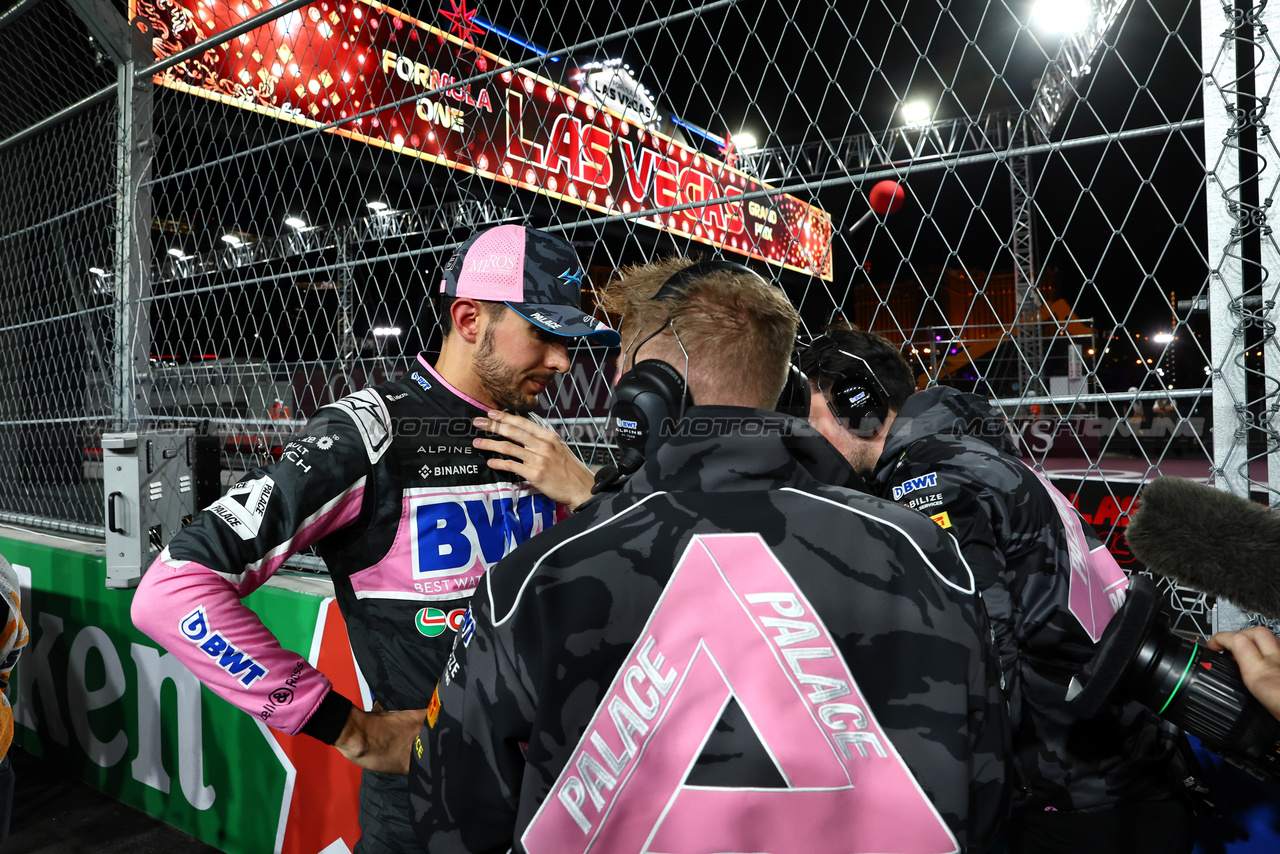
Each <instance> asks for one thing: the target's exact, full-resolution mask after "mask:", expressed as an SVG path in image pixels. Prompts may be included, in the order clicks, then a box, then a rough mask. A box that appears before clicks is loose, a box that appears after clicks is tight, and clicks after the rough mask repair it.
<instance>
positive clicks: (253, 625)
mask: <svg viewBox="0 0 1280 854" xmlns="http://www.w3.org/2000/svg"><path fill="white" fill-rule="evenodd" d="M484 410H485V407H484V406H482V405H481V404H479V403H477V402H475V401H473V400H470V399H469V398H466V397H465V396H464V395H462V394H461V393H460V392H458V391H456V390H454V389H453V388H452V387H451V386H449V385H448V384H447V383H445V382H444V381H443V380H442V379H441V378H440V377H439V376H438V375H437V374H436V373H435V372H434V370H433V369H432V368H431V367H430V366H429V365H428V364H427V362H426V361H425V360H424V359H423V358H422V357H421V356H419V357H418V365H417V368H416V370H413V371H410V372H409V373H408V374H407V375H405V376H403V377H402V378H400V379H399V380H396V381H394V382H390V383H386V384H384V385H381V386H377V387H375V388H369V389H365V390H363V391H360V392H357V393H355V394H353V395H350V396H348V397H345V398H343V399H342V400H340V401H339V402H337V403H335V404H332V405H330V406H326V407H324V408H322V409H321V410H320V411H319V412H318V413H317V414H316V415H315V416H314V417H313V418H312V419H311V420H310V421H308V422H307V424H306V427H305V428H304V429H303V430H302V431H301V432H300V433H299V434H297V435H295V436H294V437H292V440H291V441H290V442H289V443H288V445H286V446H285V448H284V452H283V456H282V457H281V459H280V460H279V462H277V463H275V464H274V465H271V466H269V467H266V468H262V469H258V470H256V471H254V472H252V473H250V474H249V475H248V476H247V477H246V478H245V479H244V480H243V481H241V482H240V483H238V484H236V485H235V486H233V487H232V488H231V489H230V490H229V491H228V492H227V494H226V495H225V496H224V497H222V498H221V499H219V500H218V501H217V502H215V503H214V504H212V505H210V506H209V507H208V508H206V509H205V510H203V511H201V512H200V513H199V514H197V515H196V517H195V519H194V520H193V521H192V523H191V524H190V525H188V526H187V527H186V528H185V529H183V530H182V531H181V532H180V533H178V534H177V536H175V537H174V538H173V540H172V541H171V542H170V543H169V545H168V547H167V548H166V549H165V550H164V551H163V552H162V553H161V555H160V557H159V558H158V559H157V560H156V562H155V563H154V564H153V565H152V566H151V568H150V569H149V570H148V572H147V573H146V575H145V576H144V578H143V580H142V583H141V585H140V586H139V588H138V591H137V594H136V596H135V598H134V603H133V619H134V622H135V624H136V625H137V626H138V627H139V628H140V629H141V630H142V631H144V632H146V633H147V634H148V635H150V636H151V637H152V638H154V639H155V640H156V641H157V642H158V643H160V644H161V645H162V646H164V647H165V648H166V649H168V650H169V651H171V652H172V653H174V654H175V655H177V656H178V658H179V659H180V660H182V662H183V663H184V664H186V665H187V666H188V667H189V668H191V670H192V671H193V672H194V673H195V674H196V676H198V677H199V678H200V680H201V681H202V682H203V683H204V684H206V685H208V686H209V687H210V688H211V689H212V690H213V691H214V692H215V693H217V694H218V695H219V696H221V697H223V698H225V699H226V700H228V701H229V702H231V703H232V704H233V705H236V706H239V707H240V708H241V709H244V710H245V711H246V712H248V713H250V714H252V715H255V716H256V717H258V718H260V719H261V720H263V721H265V722H266V723H267V724H269V725H271V726H273V727H275V728H277V729H280V730H283V731H285V732H287V733H291V734H292V733H297V732H299V731H305V732H308V733H310V734H313V735H318V736H321V737H324V734H325V733H327V735H328V736H329V737H328V738H326V740H328V741H332V740H333V737H334V736H336V735H337V733H336V732H333V727H334V726H337V727H338V729H339V730H340V729H341V722H342V721H345V719H346V714H347V710H348V709H349V708H350V706H349V705H347V704H345V703H337V702H331V701H332V700H339V699H340V698H337V697H332V698H331V697H330V689H331V686H330V683H329V680H328V679H327V678H325V676H324V675H323V674H321V673H320V672H318V671H317V670H315V669H314V668H313V667H312V666H311V665H309V664H308V663H307V662H306V660H305V659H304V658H303V657H302V656H300V655H298V654H297V653H295V652H292V651H289V650H285V649H282V648H281V647H280V644H279V642H278V641H277V640H276V638H275V637H274V635H272V634H271V632H269V631H268V630H267V629H266V628H265V627H264V626H263V625H262V623H261V621H260V620H259V619H258V617H257V615H256V614H254V613H253V611H251V610H250V609H249V608H248V607H246V606H245V605H243V604H242V603H241V601H240V599H241V597H243V596H246V595H247V594H249V593H250V592H252V591H253V590H255V589H256V588H257V587H259V586H260V585H261V584H262V583H263V582H264V581H266V580H267V578H269V577H270V576H271V575H272V574H273V573H274V572H275V571H276V570H277V569H279V567H280V565H281V564H282V563H283V562H284V560H285V559H286V558H287V557H289V555H291V554H293V553H295V552H297V551H299V550H300V549H303V548H306V547H307V546H311V545H314V546H316V548H317V550H318V552H319V554H320V556H321V557H322V558H323V559H324V561H325V564H326V565H327V566H328V568H329V573H330V575H331V576H332V578H333V585H334V590H335V596H336V597H337V600H338V605H339V606H340V608H341V610H342V614H343V617H344V619H345V620H346V624H347V631H348V634H349V635H350V638H351V646H352V649H353V651H354V652H355V656H356V660H357V662H358V663H359V665H360V668H361V671H362V672H363V675H364V677H365V679H366V680H367V681H368V684H369V688H370V691H371V693H372V694H373V697H374V699H375V700H377V701H379V702H380V703H381V704H382V706H383V707H384V708H386V709H389V710H395V709H420V708H423V707H425V706H426V705H427V701H428V700H429V699H430V696H431V690H432V688H433V687H434V685H435V683H436V680H437V678H438V677H439V675H440V672H441V670H442V668H443V666H444V662H445V659H446V658H447V656H448V653H449V648H450V645H451V643H452V636H453V634H454V632H455V631H456V629H457V626H458V625H460V623H461V620H462V617H463V614H464V613H465V608H466V605H467V601H468V600H469V599H470V597H471V594H472V592H473V591H474V590H475V587H476V584H477V583H478V582H479V579H480V576H481V575H482V573H483V572H484V571H485V570H486V569H487V568H488V567H490V566H492V565H493V564H495V563H497V561H498V560H499V559H500V558H501V557H502V556H503V555H505V554H506V553H507V552H509V551H510V550H511V549H512V548H514V547H515V546H516V545H517V544H519V543H522V542H524V541H525V540H527V539H529V537H531V536H533V535H534V534H536V533H538V532H539V531H542V530H543V529H545V528H548V527H550V526H551V524H552V522H553V521H554V517H555V514H556V506H555V504H554V503H553V502H552V501H551V500H550V499H548V498H546V497H545V496H543V495H541V494H539V493H537V492H534V491H533V490H532V489H531V488H530V487H529V485H528V484H527V483H516V482H513V477H512V475H510V474H508V473H506V472H500V471H495V470H493V469H490V468H489V467H488V466H487V465H486V464H485V458H484V457H483V456H482V455H481V453H480V452H479V451H477V450H476V449H474V448H472V446H471V441H472V439H473V438H474V437H475V436H476V435H477V433H476V431H475V429H474V428H473V427H472V426H471V419H472V418H473V417H475V416H477V415H482V414H483V413H484ZM352 699H355V700H357V701H358V700H359V698H352ZM326 703H327V706H326V708H327V709H331V710H332V714H330V715H329V717H331V718H332V720H327V721H323V722H322V721H321V720H320V718H324V717H325V715H324V714H322V715H320V716H318V718H317V719H316V720H313V716H315V715H316V713H317V710H318V709H320V708H321V706H322V704H326ZM339 718H340V720H339Z"/></svg>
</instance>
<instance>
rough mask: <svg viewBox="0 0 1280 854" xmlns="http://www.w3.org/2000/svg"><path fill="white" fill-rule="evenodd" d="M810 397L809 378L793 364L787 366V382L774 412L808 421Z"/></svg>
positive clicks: (783, 386)
mask: <svg viewBox="0 0 1280 854" xmlns="http://www.w3.org/2000/svg"><path fill="white" fill-rule="evenodd" d="M810 396H811V391H810V389H809V377H808V376H806V375H805V372H804V371H802V370H800V367H799V366H798V365H797V364H796V363H795V362H792V363H791V364H790V365H788V366H787V381H786V382H785V383H783V385H782V394H780V395H778V405H777V406H775V407H774V411H776V412H781V413H782V414H783V415H791V416H793V417H795V418H800V419H805V420H807V419H808V418H809V400H810Z"/></svg>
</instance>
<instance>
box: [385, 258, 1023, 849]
mask: <svg viewBox="0 0 1280 854" xmlns="http://www.w3.org/2000/svg"><path fill="white" fill-rule="evenodd" d="M605 305H606V308H608V309H609V310H610V312H611V313H614V314H621V315H622V316H623V318H624V319H623V324H622V333H623V336H624V338H623V340H624V341H627V342H628V344H627V348H626V352H624V354H623V360H622V361H623V364H624V366H625V365H626V364H627V363H628V362H629V364H630V366H631V367H630V370H628V371H627V372H626V374H625V375H624V376H623V377H622V378H621V379H620V381H619V382H618V384H617V389H616V391H617V396H616V398H615V400H616V406H615V408H614V410H613V412H612V416H611V417H612V419H613V421H614V422H615V424H617V425H618V427H619V430H620V436H621V440H620V441H621V443H622V444H623V445H624V446H626V447H627V448H628V454H627V455H625V456H624V458H623V459H622V460H621V461H620V462H621V464H620V466H619V469H620V470H621V471H620V472H618V471H615V472H612V473H606V474H605V475H604V477H603V478H602V480H601V483H605V482H608V483H610V484H611V485H610V487H608V488H606V489H604V490H602V491H601V494H599V495H597V497H596V499H594V500H593V501H590V502H588V503H587V504H586V505H585V506H584V507H581V508H579V509H578V511H577V512H576V513H575V515H574V516H573V517H572V518H570V519H568V520H566V521H564V522H562V523H560V524H559V525H557V526H556V527H555V528H553V529H551V530H550V531H549V532H547V533H545V534H543V535H540V536H539V537H537V538H535V539H533V540H531V541H530V542H529V543H527V544H525V545H524V546H522V547H520V548H518V549H517V550H516V551H514V552H513V553H512V554H511V555H509V556H508V557H506V558H505V559H503V560H502V561H501V562H499V563H498V565H497V566H495V567H493V568H492V569H491V570H490V571H489V572H488V573H487V574H486V575H485V577H484V579H483V580H482V581H481V586H480V588H479V589H478V590H477V592H476V595H475V596H474V598H473V599H472V607H471V611H470V613H469V615H468V617H467V622H466V625H465V626H464V628H463V630H462V631H461V632H460V633H459V635H458V637H457V639H456V640H455V643H454V648H453V653H452V655H451V656H450V658H449V662H448V664H447V665H446V667H445V671H444V673H443V675H442V677H441V679H440V682H439V684H438V686H437V687H436V691H435V693H434V694H433V696H432V700H431V705H430V707H429V709H428V712H427V717H426V722H425V724H424V726H423V728H422V731H421V733H420V736H419V739H418V741H417V742H416V743H415V744H414V745H413V748H412V757H413V759H412V761H411V770H410V777H411V783H410V790H411V793H412V799H413V807H414V814H413V821H414V823H415V825H416V827H417V829H418V833H419V835H420V838H421V839H422V842H423V845H424V846H425V847H426V848H427V849H428V850H430V851H433V852H437V854H450V852H469V854H470V853H471V852H490V851H493V852H501V851H508V850H512V851H515V852H525V851H528V852H533V854H541V852H555V854H569V852H574V851H585V850H587V848H590V849H591V850H594V851H626V850H641V849H644V848H645V847H646V845H648V844H650V843H651V844H652V847H653V848H654V850H664V851H666V850H704V851H773V850H781V849H783V848H785V849H786V850H806V851H834V850H836V848H837V847H838V848H839V850H860V851H882V852H894V851H901V852H905V851H925V850H929V851H960V850H963V851H972V852H982V851H986V850H989V848H990V846H991V844H992V842H993V840H994V839H995V837H996V835H997V833H998V828H999V823H1000V821H1001V820H1002V816H1003V813H1004V808H1005V805H1006V803H1007V800H1006V797H1005V759H1006V745H1007V737H1008V733H1007V722H1006V720H1005V711H1004V708H1005V707H1004V702H1003V698H1002V697H1001V695H1000V692H999V687H998V681H999V676H998V674H999V669H998V661H997V657H996V652H995V649H994V646H993V645H992V644H991V642H990V634H989V628H988V626H987V624H986V618H985V615H984V614H983V611H982V608H981V606H980V604H979V600H978V598H977V596H976V589H975V587H974V584H973V578H972V575H971V573H970V572H969V570H968V568H967V567H966V566H965V565H964V562H963V560H962V559H961V557H960V554H959V551H958V548H957V547H956V545H955V544H954V542H952V541H950V539H949V538H947V537H946V535H945V534H943V533H942V531H941V530H940V529H938V528H937V527H936V526H935V525H933V524H932V523H930V522H929V521H928V520H927V519H924V518H922V517H920V516H919V515H917V514H914V513H909V512H907V511H905V510H903V509H902V508H899V507H896V506H894V505H893V504H892V503H890V502H883V501H880V500H878V499H875V498H872V497H871V496H868V495H866V494H865V493H863V492H858V491H854V490H851V489H846V488H840V487H837V486H832V485H831V484H832V483H837V482H844V483H849V484H853V485H857V484H859V481H858V479H857V478H856V477H854V476H853V473H852V471H851V470H850V468H849V466H848V465H847V464H846V463H845V461H844V460H843V459H842V458H841V457H840V455H839V454H838V453H836V451H835V449H833V448H832V447H831V446H830V444H829V443H827V442H826V441H825V440H823V438H822V437H821V436H820V435H819V434H818V433H817V432H816V431H814V430H813V429H812V428H811V427H809V425H807V424H806V423H805V422H804V421H802V420H799V419H796V418H792V417H787V416H785V415H782V414H779V413H776V412H769V411H766V410H768V409H769V408H770V407H773V406H774V405H775V402H776V401H777V400H778V397H779V392H780V390H781V389H782V388H783V385H784V377H785V376H786V373H787V370H788V359H789V355H790V352H791V349H792V342H793V340H794V335H795V328H796V324H797V316H796V312H795V309H794V308H793V307H792V306H791V304H790V302H789V301H788V300H787V299H786V297H785V295H784V294H783V293H782V292H781V291H780V290H779V289H778V288H776V287H774V286H772V285H770V284H769V283H767V282H765V281H764V280H763V279H761V278H760V277H759V276H758V275H756V274H755V273H754V272H752V271H751V270H750V269H748V268H746V267H743V266H741V265H737V264H730V263H727V262H704V263H700V264H695V265H690V263H689V262H688V261H686V260H683V259H674V260H669V261H665V262H658V263H655V264H651V265H648V266H645V267H640V268H633V269H630V270H628V271H626V272H625V273H624V275H623V278H622V279H621V280H620V281H616V282H614V283H611V284H610V286H609V290H608V291H607V292H606V295H605ZM628 473H629V475H628Z"/></svg>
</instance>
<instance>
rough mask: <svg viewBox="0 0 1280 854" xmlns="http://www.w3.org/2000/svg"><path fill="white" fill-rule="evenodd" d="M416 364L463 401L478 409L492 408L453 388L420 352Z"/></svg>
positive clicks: (486, 410) (487, 409)
mask: <svg viewBox="0 0 1280 854" xmlns="http://www.w3.org/2000/svg"><path fill="white" fill-rule="evenodd" d="M418 364H419V365H421V366H422V367H423V368H425V369H426V370H427V371H428V372H429V373H430V374H431V376H432V378H433V379H435V381H436V382H438V383H440V385H441V387H442V388H444V389H445V390H446V391H449V392H451V393H452V394H453V395H454V396H455V397H457V398H460V399H461V400H462V401H464V402H465V403H469V404H471V405H472V406H475V407H477V408H479V409H482V410H484V411H485V412H488V411H489V410H490V409H493V407H492V406H488V405H486V404H483V403H481V402H480V401H478V400H476V399H475V398H474V397H471V396H469V395H467V394H465V393H463V392H461V391H458V389H456V388H454V387H453V386H452V385H451V384H450V383H449V381H448V380H446V379H445V378H444V377H442V376H440V374H439V372H437V371H436V369H435V368H434V367H432V365H431V363H430V362H428V361H427V359H426V357H425V356H423V355H422V354H421V353H419V354H418Z"/></svg>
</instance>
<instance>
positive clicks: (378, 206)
mask: <svg viewBox="0 0 1280 854" xmlns="http://www.w3.org/2000/svg"><path fill="white" fill-rule="evenodd" d="M364 204H365V207H367V208H368V209H369V210H371V211H373V212H374V213H376V214H380V213H386V212H387V211H388V210H390V208H391V205H389V204H387V203H386V202H379V201H373V202H365V203H364Z"/></svg>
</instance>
